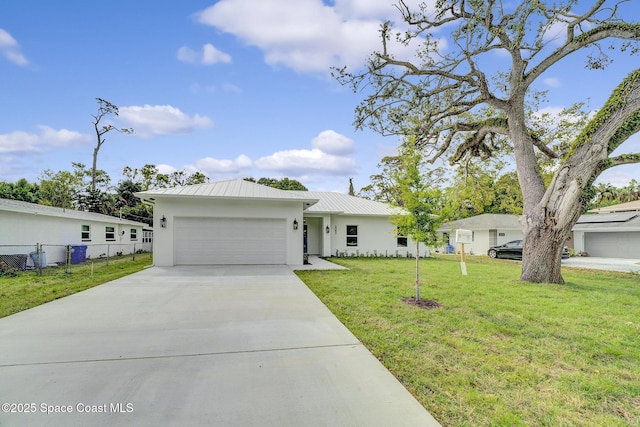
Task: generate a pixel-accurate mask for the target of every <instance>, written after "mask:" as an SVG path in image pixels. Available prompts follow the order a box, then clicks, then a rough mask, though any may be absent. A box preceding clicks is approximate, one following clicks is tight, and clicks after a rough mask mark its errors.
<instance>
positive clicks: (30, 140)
mask: <svg viewBox="0 0 640 427" xmlns="http://www.w3.org/2000/svg"><path fill="white" fill-rule="evenodd" d="M38 128H39V129H40V133H27V132H23V131H16V132H12V133H9V134H4V135H2V134H0V153H3V154H6V153H38V152H43V151H49V150H51V149H52V148H54V147H74V146H78V145H82V144H84V143H86V142H88V141H90V140H91V136H90V135H86V134H81V133H79V132H74V131H70V130H67V129H60V130H55V129H53V128H51V127H49V126H38Z"/></svg>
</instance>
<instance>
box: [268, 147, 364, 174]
mask: <svg viewBox="0 0 640 427" xmlns="http://www.w3.org/2000/svg"><path fill="white" fill-rule="evenodd" d="M256 166H257V167H258V169H262V170H269V171H274V172H279V173H282V174H284V175H290V176H300V175H348V174H349V173H353V172H354V171H355V169H356V163H355V161H354V160H353V159H351V158H348V157H342V156H335V155H333V154H327V153H325V152H323V151H321V150H318V149H316V148H314V149H312V150H285V151H278V152H277V153H274V154H272V155H270V156H267V157H261V158H259V159H258V160H256Z"/></svg>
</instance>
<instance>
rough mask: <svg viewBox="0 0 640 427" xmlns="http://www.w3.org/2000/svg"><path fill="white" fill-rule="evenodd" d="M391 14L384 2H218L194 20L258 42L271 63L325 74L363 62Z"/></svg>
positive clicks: (374, 48)
mask: <svg viewBox="0 0 640 427" xmlns="http://www.w3.org/2000/svg"><path fill="white" fill-rule="evenodd" d="M390 5H391V6H390ZM394 12H395V13H394ZM391 13H394V17H398V16H399V15H398V12H397V11H396V10H395V8H394V7H393V5H392V4H391V3H389V2H388V1H386V0H384V1H383V0H376V1H373V2H369V1H366V2H365V1H364V0H360V1H357V2H345V1H338V2H336V5H335V6H328V5H325V4H323V2H322V0H297V1H295V2H292V1H289V0H262V1H260V2H256V1H253V0H220V1H218V2H217V3H215V4H214V5H213V6H210V7H208V8H207V9H205V10H203V11H201V12H199V13H197V14H196V20H197V21H198V22H200V23H203V24H206V25H211V26H213V27H216V28H218V29H219V30H221V31H224V32H226V33H230V34H233V35H235V36H236V37H238V38H239V39H240V40H242V41H243V42H245V43H246V44H249V45H253V46H257V47H258V48H260V49H261V50H262V51H263V52H264V57H265V61H266V62H267V63H268V64H270V65H280V64H282V65H285V66H288V67H291V68H293V69H294V70H296V71H298V72H315V71H323V72H326V71H328V70H329V67H331V66H342V65H349V66H360V65H362V64H363V62H364V60H366V58H367V57H368V56H369V54H370V53H371V52H372V51H374V50H376V49H378V48H379V47H380V40H379V29H380V23H381V22H382V18H383V17H385V16H388V14H391Z"/></svg>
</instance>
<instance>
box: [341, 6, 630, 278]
mask: <svg viewBox="0 0 640 427" xmlns="http://www.w3.org/2000/svg"><path fill="white" fill-rule="evenodd" d="M560 3H562V4H559V3H558V2H556V3H553V5H551V2H550V1H545V0H524V1H521V2H519V5H518V6H515V5H514V6H510V7H511V8H510V9H507V7H508V6H503V2H502V1H499V0H439V1H438V2H436V6H435V7H433V8H430V6H429V5H428V4H426V3H422V4H421V5H420V6H419V7H418V8H417V9H415V10H412V9H411V8H410V7H409V6H408V5H407V3H405V1H400V2H399V3H398V4H397V8H398V10H399V11H400V13H401V16H402V18H403V20H404V21H405V23H406V26H407V29H406V31H402V32H400V31H396V30H394V29H393V26H392V24H391V23H390V22H387V23H385V24H384V25H383V26H382V28H381V40H382V48H381V50H380V51H379V52H374V53H373V54H372V55H371V57H370V59H369V61H368V64H367V67H366V69H364V70H363V71H356V72H351V71H350V70H347V69H346V68H342V69H338V70H335V72H334V75H335V76H336V77H337V78H338V79H339V80H340V81H341V82H343V83H345V84H350V85H352V87H353V89H354V90H355V91H359V90H367V91H368V93H369V94H368V95H367V96H366V98H365V100H364V101H362V102H361V104H360V105H359V106H358V107H357V108H356V122H355V123H356V127H358V128H363V127H370V128H372V129H374V130H376V131H378V132H380V133H381V134H383V135H401V136H406V135H412V136H415V137H416V141H417V143H418V144H419V145H420V147H421V148H422V149H424V150H425V151H426V153H428V156H429V157H430V159H431V160H432V161H435V159H437V158H439V157H441V156H449V159H450V161H451V162H461V161H465V160H468V159H469V158H471V157H480V158H488V157H491V156H497V155H500V153H504V152H505V151H511V152H512V153H513V156H514V157H515V164H516V168H517V173H518V181H519V184H520V187H521V188H522V192H523V198H524V223H523V233H524V241H525V243H524V256H523V263H522V274H521V280H525V281H532V282H551V283H563V278H562V275H561V272H560V260H561V252H562V247H563V245H564V242H565V240H566V239H567V238H568V236H569V234H570V232H571V228H572V227H573V225H574V224H575V222H576V221H577V219H578V217H579V215H580V212H581V204H582V203H585V202H586V200H584V197H583V193H584V192H585V190H587V189H588V188H589V187H590V186H591V184H592V183H593V181H594V179H595V178H597V177H598V175H600V173H602V172H603V171H604V170H606V169H608V168H611V167H614V166H617V165H622V164H629V163H637V162H640V153H631V154H626V155H618V156H612V155H611V154H612V152H613V151H614V150H615V149H616V148H617V147H619V146H620V145H621V144H622V143H623V142H624V141H626V140H627V139H628V138H629V137H630V136H631V135H633V134H634V133H636V132H638V130H640V70H635V71H632V70H631V69H630V70H629V71H632V72H631V74H629V76H628V77H627V78H626V79H625V80H624V81H623V82H622V83H620V85H619V86H618V87H617V88H616V89H615V90H614V91H613V93H612V94H611V97H610V98H609V100H608V101H607V103H606V104H605V105H604V106H603V107H602V108H601V109H600V110H599V112H598V113H597V115H596V116H595V117H593V118H592V119H591V120H590V122H589V123H588V125H587V126H586V127H585V128H584V129H582V132H581V133H579V135H576V134H574V135H572V137H571V138H569V140H568V142H567V141H565V143H564V144H559V143H558V138H561V137H562V135H553V134H551V131H549V132H548V133H547V134H544V135H541V134H540V129H536V130H535V131H534V130H532V129H533V128H532V127H531V126H530V123H529V121H528V118H530V117H531V114H530V113H531V111H530V109H529V105H531V104H530V100H531V97H533V96H535V95H536V93H535V91H534V88H533V86H534V83H535V82H536V81H537V80H539V79H540V78H541V76H542V75H543V74H544V73H545V72H547V71H548V70H550V69H551V68H552V67H553V66H554V65H556V64H558V63H560V62H562V61H563V60H565V59H566V58H568V57H570V56H572V55H573V54H575V53H576V52H584V51H585V50H586V48H590V49H589V51H590V52H591V53H589V51H587V52H586V53H588V55H587V67H588V68H591V69H603V68H605V67H606V65H608V64H609V63H610V62H611V58H609V57H608V56H607V55H606V53H605V50H604V49H603V48H602V46H600V44H601V43H602V42H605V41H609V42H611V46H607V47H611V48H619V49H620V50H622V51H626V52H627V53H630V54H631V55H635V54H637V53H638V40H639V39H640V24H636V23H627V22H625V21H624V20H623V19H621V18H620V15H621V14H622V12H621V8H623V7H624V3H625V1H624V0H617V1H616V0H592V1H591V2H587V1H580V2H578V1H576V0H565V1H564V2H560ZM586 3H589V5H588V6H587V5H586ZM516 4H518V3H516ZM505 5H506V3H505ZM558 26H562V27H563V28H564V29H565V31H564V34H563V35H562V36H560V38H561V40H557V38H558V37H556V40H555V41H554V43H551V42H550V41H549V34H550V33H551V32H552V29H553V28H557V27H558ZM444 33H446V34H447V36H446V42H447V44H448V47H446V48H445V47H443V45H442V43H440V42H439V40H438V39H437V38H436V36H438V37H442V34H444ZM394 41H395V42H397V43H396V45H395V46H397V44H400V45H404V46H414V45H418V47H417V48H416V49H415V52H414V58H415V59H409V60H407V59H404V58H400V57H399V56H398V55H397V54H396V53H395V52H393V51H392V50H393V46H394V44H393V43H394ZM558 41H559V43H558ZM504 54H506V56H507V57H508V58H509V65H508V66H506V67H505V68H504V69H496V57H498V56H496V55H500V57H504V56H505V55H504ZM573 56H575V55H573ZM636 63H637V62H636ZM565 136H566V135H565ZM550 141H555V142H550ZM540 157H546V158H548V159H553V161H554V162H555V169H554V171H555V173H554V175H553V178H552V180H551V183H550V184H549V185H548V186H545V182H544V179H543V175H542V171H541V163H540Z"/></svg>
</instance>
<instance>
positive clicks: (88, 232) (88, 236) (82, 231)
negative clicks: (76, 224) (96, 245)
mask: <svg viewBox="0 0 640 427" xmlns="http://www.w3.org/2000/svg"><path fill="white" fill-rule="evenodd" d="M85 227H87V229H86V230H85V229H84V228H85ZM85 233H86V237H85ZM80 240H82V241H83V242H90V241H91V225H90V224H82V225H81V226H80Z"/></svg>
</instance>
